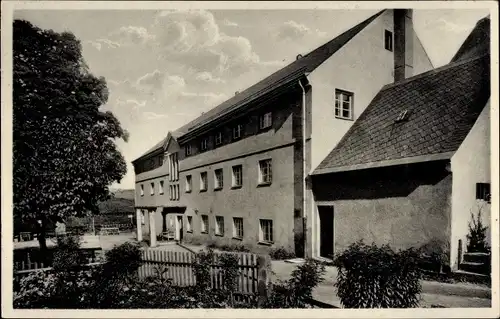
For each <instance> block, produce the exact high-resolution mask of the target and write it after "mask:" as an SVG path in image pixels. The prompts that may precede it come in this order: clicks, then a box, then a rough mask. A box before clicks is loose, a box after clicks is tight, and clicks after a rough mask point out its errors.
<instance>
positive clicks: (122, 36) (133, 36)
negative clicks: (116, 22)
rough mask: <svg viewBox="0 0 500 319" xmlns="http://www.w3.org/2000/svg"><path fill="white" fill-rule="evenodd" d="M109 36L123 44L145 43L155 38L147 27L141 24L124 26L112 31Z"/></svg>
mask: <svg viewBox="0 0 500 319" xmlns="http://www.w3.org/2000/svg"><path fill="white" fill-rule="evenodd" d="M109 36H110V38H112V39H116V42H118V43H120V44H122V45H136V44H144V43H147V42H149V41H152V40H154V38H155V37H154V35H151V34H149V32H148V30H147V29H146V28H144V27H140V26H123V27H120V28H119V29H118V30H115V31H113V32H111V33H110V34H109Z"/></svg>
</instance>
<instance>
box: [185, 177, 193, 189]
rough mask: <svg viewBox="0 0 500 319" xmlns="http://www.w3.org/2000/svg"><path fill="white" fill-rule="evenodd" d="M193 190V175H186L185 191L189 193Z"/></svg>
mask: <svg viewBox="0 0 500 319" xmlns="http://www.w3.org/2000/svg"><path fill="white" fill-rule="evenodd" d="M192 190H193V176H192V175H186V193H191V191H192Z"/></svg>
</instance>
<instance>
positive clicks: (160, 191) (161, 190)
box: [158, 181, 164, 194]
mask: <svg viewBox="0 0 500 319" xmlns="http://www.w3.org/2000/svg"><path fill="white" fill-rule="evenodd" d="M163 183H164V182H163V181H160V184H159V186H158V193H159V194H163Z"/></svg>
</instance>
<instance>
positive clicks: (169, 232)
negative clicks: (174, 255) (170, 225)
mask: <svg viewBox="0 0 500 319" xmlns="http://www.w3.org/2000/svg"><path fill="white" fill-rule="evenodd" d="M161 238H162V239H164V240H166V241H169V240H175V231H173V230H167V231H165V232H163V233H161Z"/></svg>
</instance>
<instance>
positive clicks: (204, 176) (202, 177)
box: [200, 172, 208, 192]
mask: <svg viewBox="0 0 500 319" xmlns="http://www.w3.org/2000/svg"><path fill="white" fill-rule="evenodd" d="M207 188H208V179H207V172H201V173H200V192H203V191H206V190H207Z"/></svg>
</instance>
